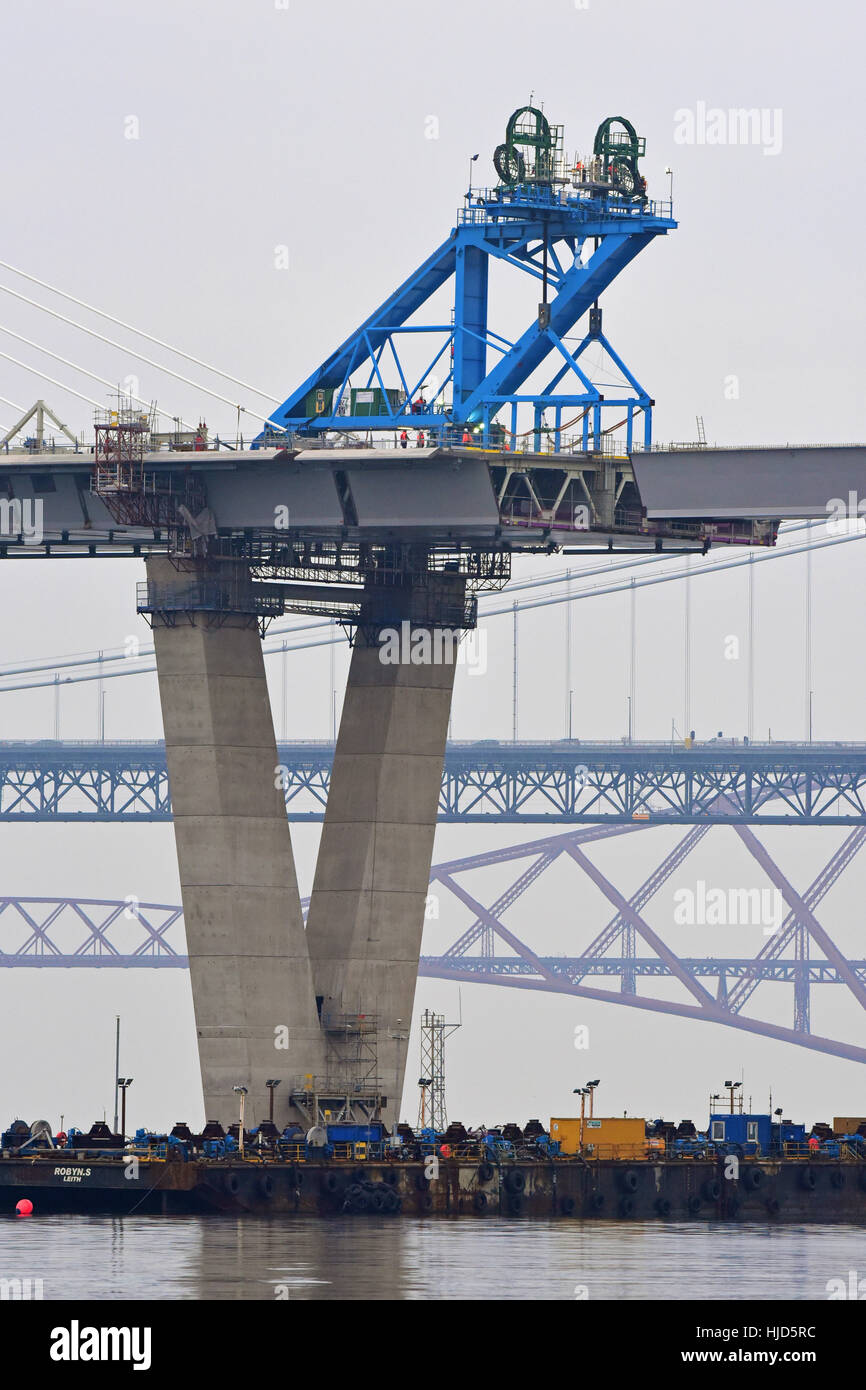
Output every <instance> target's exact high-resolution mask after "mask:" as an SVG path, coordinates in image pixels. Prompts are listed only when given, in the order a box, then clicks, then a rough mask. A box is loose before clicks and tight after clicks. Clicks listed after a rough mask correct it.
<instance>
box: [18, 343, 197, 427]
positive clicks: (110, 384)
mask: <svg viewBox="0 0 866 1390" xmlns="http://www.w3.org/2000/svg"><path fill="white" fill-rule="evenodd" d="M0 333H7V334H8V335H9V337H10V338H17V339H18V342H19V343H26V345H27V346H28V347H32V348H35V349H36V351H37V352H44V353H45V356H46V357H53V358H54V361H55V362H62V363H63V366H64V367H71V368H72V370H73V371H74V372H81V374H82V376H89V377H90V378H91V380H93V381H98V382H99V383H100V385H102V386H108V387H109V388H110V389H111V390H112V391H116V390H117V386H116V383H115V382H113V381H108V380H107V378H106V377H104V376H97V374H96V372H91V371H89V370H88V368H87V367H79V365H78V363H77V362H70V361H69V359H68V358H67V357H61V356H60V354H59V353H57V352H52V351H51V348H47V347H43V346H42V344H41V343H34V342H33V340H32V338H25V337H24V335H23V334H22V333H15V332H14V331H13V330H12V329H11V328H4V327H2V326H0ZM129 399H130V400H133V401H138V403H139V405H143V406H146V407H147V409H148V410H150V409H151V403H150V402H149V401H146V400H143V399H142V397H141V396H136V395H133V394H132V393H131V392H130V393H129ZM156 413H157V415H161V416H162V417H163V419H165V420H180V423H181V424H182V425H183V426H184V428H185V429H188V430H194V429H195V428H196V426H195V425H191V424H189V422H188V421H187V420H184V419H182V417H181V416H180V415H170V414H169V413H168V411H167V410H157V412H156Z"/></svg>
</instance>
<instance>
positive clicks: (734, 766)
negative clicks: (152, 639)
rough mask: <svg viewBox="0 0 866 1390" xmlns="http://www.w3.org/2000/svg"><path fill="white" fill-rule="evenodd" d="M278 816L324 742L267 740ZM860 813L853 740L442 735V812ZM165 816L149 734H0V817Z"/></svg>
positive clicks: (687, 819) (471, 816) (310, 809)
mask: <svg viewBox="0 0 866 1390" xmlns="http://www.w3.org/2000/svg"><path fill="white" fill-rule="evenodd" d="M279 757H280V764H281V766H282V767H283V768H284V769H285V772H284V781H285V788H286V808H287V812H288V816H289V819H290V820H293V821H305V820H308V821H316V820H321V819H322V817H323V815H324V810H325V804H326V801H327V797H328V786H329V782H330V773H331V763H332V760H333V746H332V745H331V744H329V743H293V744H284V745H281V746H280V748H279ZM635 817H638V818H641V819H642V818H643V817H648V818H649V823H650V824H652V825H714V824H735V823H736V824H742V825H792V824H797V825H842V826H845V825H848V826H861V825H866V745H863V744H856V745H837V744H827V745H819V744H812V745H808V744H806V745H803V744H800V745H785V744H769V745H761V746H754V745H752V746H748V747H743V745H742V744H737V745H729V746H724V745H713V744H707V745H705V746H703V747H699V748H696V749H693V750H691V751H686V750H684V749H682V748H676V747H675V748H671V747H670V746H669V745H659V744H650V745H641V744H622V743H620V744H588V743H586V744H578V743H576V742H575V743H568V742H559V743H533V744H511V743H502V744H491V743H475V744H453V743H452V744H450V745H449V747H448V750H447V752H446V757H445V768H444V773H443V778H442V792H441V797H440V803H439V818H440V820H441V821H443V822H446V823H448V822H463V823H470V824H471V823H473V822H478V823H479V824H489V823H495V822H499V823H502V824H521V823H527V824H533V823H534V824H539V825H560V824H568V823H571V824H586V825H592V824H598V825H626V824H629V823H631V822H632V820H633V819H634V818H635ZM170 819H171V802H170V798H169V787H168V776H167V772H166V766H165V751H164V748H163V745H162V743H129V744H123V743H119V744H117V743H115V744H112V743H92V744H86V743H82V744H71V743H59V744H58V743H53V742H44V743H25V744H12V743H6V744H0V820H21V821H34V820H35V821H48V820H51V821H54V820H56V821H66V820H84V821H131V822H141V821H165V820H170Z"/></svg>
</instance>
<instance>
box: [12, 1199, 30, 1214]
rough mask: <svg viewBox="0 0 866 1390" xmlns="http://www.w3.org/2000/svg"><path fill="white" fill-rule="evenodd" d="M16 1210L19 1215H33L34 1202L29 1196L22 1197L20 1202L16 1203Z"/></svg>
mask: <svg viewBox="0 0 866 1390" xmlns="http://www.w3.org/2000/svg"><path fill="white" fill-rule="evenodd" d="M15 1210H16V1211H17V1213H18V1215H19V1216H32V1215H33V1203H32V1202H31V1200H30V1198H29V1197H22V1198H21V1200H20V1201H19V1202H16V1203H15Z"/></svg>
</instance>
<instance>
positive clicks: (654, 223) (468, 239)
mask: <svg viewBox="0 0 866 1390" xmlns="http://www.w3.org/2000/svg"><path fill="white" fill-rule="evenodd" d="M674 227H676V223H675V222H674V220H673V218H672V217H671V216H670V210H669V209H665V208H663V207H661V206H657V205H656V204H654V203H650V202H643V203H641V204H639V205H638V204H630V203H628V202H620V201H619V200H617V199H609V198H607V197H597V196H596V197H591V196H587V194H586V193H585V192H574V193H572V194H570V195H567V194H566V193H564V192H559V191H554V190H552V189H550V188H547V189H533V188H529V187H523V188H521V189H519V190H515V191H510V192H509V193H508V195H507V197H504V196H503V192H502V190H501V189H500V190H493V191H489V190H488V191H484V192H479V193H477V194H476V195H475V196H474V197H472V198H470V199H468V201H467V203H466V205H465V206H464V207H463V208H462V209H461V210H460V212H459V214H458V224H457V226H456V227H454V228H453V229H452V231H451V234H450V236H449V237H448V238H447V240H445V241H444V242H442V244H441V245H440V246H439V247H438V248H437V249H436V250H435V251H434V252H433V253H432V255H430V256H429V257H428V258H427V259H426V260H425V261H424V262H423V263H422V264H421V265H420V266H419V267H418V268H417V269H416V270H414V271H413V272H412V274H411V275H409V276H408V277H407V278H406V279H405V280H404V281H403V283H402V284H401V285H400V286H399V287H398V288H397V289H396V290H395V291H394V292H393V293H392V294H390V295H389V296H388V297H387V299H385V300H384V301H383V303H382V304H380V305H379V307H378V308H377V309H376V310H375V311H374V313H372V314H371V315H370V316H369V317H368V318H367V319H365V320H364V322H363V323H362V324H361V325H360V326H359V327H358V328H357V329H356V330H355V332H354V333H352V334H351V335H350V336H349V337H348V338H347V339H346V340H345V341H344V342H343V343H342V344H341V345H340V346H339V347H338V348H337V349H336V350H335V351H334V352H332V353H331V354H330V356H328V357H327V358H326V359H325V361H324V362H322V363H321V365H320V366H319V367H317V368H316V370H315V371H314V372H312V373H311V375H310V376H308V377H307V379H306V380H305V381H304V382H303V383H302V384H301V385H300V386H299V387H297V389H296V390H294V391H293V392H292V393H291V395H289V396H288V397H287V398H286V400H284V401H283V403H282V404H281V405H280V406H278V407H277V408H276V409H275V410H274V411H273V412H272V414H271V415H270V417H269V420H268V427H267V428H266V430H265V431H264V432H263V433H262V434H261V435H260V436H259V437H258V439H257V440H256V441H255V442H256V443H257V444H265V443H268V442H272V440H273V437H274V435H275V434H277V435H279V434H282V433H283V432H285V433H287V434H289V435H291V434H297V433H303V434H317V433H324V432H326V431H334V430H337V431H341V432H346V431H354V430H360V431H367V430H394V429H396V428H400V429H403V428H406V429H409V428H411V429H418V430H427V431H433V432H434V433H435V434H437V435H439V434H442V435H444V434H447V433H449V432H452V433H453V431H455V430H457V431H460V430H462V428H463V427H464V426H465V425H470V426H474V425H478V426H479V427H480V428H482V430H483V433H482V436H481V441H480V442H483V443H485V444H487V443H489V442H490V426H491V423H492V422H493V421H494V419H495V416H496V415H497V413H498V412H499V411H501V410H502V409H503V407H509V408H510V409H511V418H510V421H509V425H510V432H511V433H512V434H516V432H517V417H516V412H517V408H518V406H520V405H522V404H529V405H532V406H533V408H534V411H535V424H536V428H537V429H539V430H540V423H541V414H542V412H543V411H544V410H546V409H548V408H553V409H555V410H556V411H557V426H556V428H557V432H556V435H555V448H556V449H557V450H558V449H559V447H560V435H559V425H560V423H561V417H560V412H561V409H562V407H563V406H567V407H573V406H574V407H581V406H582V407H584V409H585V411H589V410H591V411H592V415H593V419H592V436H591V439H590V433H589V428H588V425H587V426H586V427H585V429H584V437H583V446H582V447H583V448H584V449H587V448H590V447H593V448H598V449H600V448H601V447H602V441H601V438H600V436H601V433H602V431H601V426H600V412H601V411H602V410H603V409H604V410H608V409H610V408H615V409H618V410H621V409H623V408H625V409H626V410H627V411H628V415H627V439H626V449H627V450H630V449H631V448H632V442H633V441H632V424H633V417H634V414H635V413H636V412H643V415H644V438H643V442H644V447H647V448H648V447H649V445H650V442H651V423H650V421H651V409H652V401H651V399H650V397H649V395H648V394H647V392H646V391H645V390H644V389H643V388H642V387H641V386H640V385H639V383H638V381H637V379H636V378H635V377H634V376H633V375H632V373H631V372H630V371H629V370H628V369H627V368H626V366H625V363H624V362H623V361H622V359H621V358H620V357H619V356H618V355H617V354H616V353H615V352H614V350H613V349H612V347H611V346H610V344H609V343H608V341H607V339H606V338H604V335H603V334H602V332H601V316H600V313H599V314H597V315H596V316H595V318H594V319H593V320H591V322H590V330H589V333H588V334H587V335H586V337H585V338H584V340H583V342H582V343H581V344H580V346H579V347H578V348H577V349H576V350H574V349H572V348H570V347H569V346H568V345H567V343H566V341H565V339H566V336H567V335H568V334H569V333H570V331H571V329H572V328H573V327H574V325H575V324H576V323H577V322H578V320H579V319H580V318H581V317H582V316H583V315H584V314H585V313H586V312H587V310H589V309H590V308H591V306H593V305H597V302H598V299H599V297H600V296H601V294H602V293H603V291H604V290H605V289H606V288H607V287H608V286H609V285H610V284H611V283H612V282H613V280H614V279H615V278H616V276H617V275H618V274H619V273H620V271H621V270H623V269H624V268H625V267H626V266H627V265H628V264H629V262H630V261H632V260H633V259H634V257H635V256H636V255H637V254H638V252H639V251H641V250H642V249H643V248H644V247H645V246H646V245H648V244H649V242H651V241H652V240H654V239H655V237H657V236H659V235H663V234H665V233H666V232H667V231H669V230H670V229H672V228H674ZM584 248H586V251H587V252H588V253H589V254H585V253H584ZM493 260H496V261H499V262H500V263H501V264H503V265H508V266H511V267H513V268H515V269H517V270H520V271H521V272H523V273H524V274H528V275H530V276H532V277H534V278H535V279H536V280H539V281H541V282H542V286H543V288H542V294H543V296H544V303H545V306H546V311H545V314H544V315H542V314H539V316H538V318H537V319H534V320H533V321H532V322H531V323H530V324H529V325H528V327H527V328H526V329H525V331H524V332H523V333H522V334H521V335H520V336H519V338H518V339H517V340H516V341H514V342H512V341H510V340H509V339H508V338H506V337H504V336H503V335H502V334H500V333H498V332H496V331H495V330H494V329H493V328H492V327H491V325H490V322H489V303H488V266H489V264H490V262H491V261H493ZM452 277H453V279H454V296H453V303H452V306H451V308H450V309H449V311H448V312H446V313H444V314H442V313H439V314H438V318H439V320H440V321H439V322H436V321H431V322H410V320H413V319H414V316H415V315H416V314H417V313H418V312H419V311H420V310H421V309H422V308H423V306H424V305H425V304H426V303H427V301H428V300H429V299H431V298H432V296H433V295H435V294H436V292H437V291H438V290H439V289H441V288H442V287H443V286H444V285H445V284H446V282H448V281H449V280H450V279H452ZM548 294H549V295H550V298H549V299H548ZM442 320H444V321H442ZM407 334H411V335H418V334H422V335H427V334H429V335H431V336H432V337H433V339H434V346H433V349H432V355H431V352H430V351H429V350H428V351H427V352H426V353H425V355H424V361H425V366H424V369H423V371H421V372H420V374H419V372H418V370H417V368H414V369H413V370H410V369H409V367H408V366H407V365H406V364H405V362H404V358H403V356H401V352H400V350H399V348H398V340H400V339H401V338H402V337H403V335H407ZM590 341H598V342H600V343H601V345H602V346H603V347H604V348H605V350H606V351H608V353H609V354H610V356H611V358H612V360H613V361H614V363H615V365H616V366H617V367H618V368H619V370H620V371H621V372H622V374H623V377H624V380H625V383H626V385H625V388H624V392H625V394H623V393H620V392H617V393H615V394H614V395H610V394H605V393H603V392H601V391H600V390H599V389H598V387H597V386H595V385H593V383H592V381H591V380H590V379H589V377H588V376H587V375H586V373H585V372H584V371H583V370H582V368H581V367H580V364H579V362H578V358H579V357H580V355H581V354H582V352H583V351H584V349H585V348H586V346H587V344H588V343H589V342H590ZM494 353H495V354H498V355H499V356H498V360H497V361H496V362H495V364H494V365H493V367H492V368H490V367H489V366H488V358H489V356H490V355H491V354H494ZM551 353H552V354H553V355H554V359H555V361H556V364H557V367H558V369H559V370H558V371H557V372H556V375H555V376H554V378H553V380H552V381H551V382H550V383H549V384H548V385H547V387H546V388H545V387H540V386H533V385H532V382H531V378H532V376H533V373H534V372H535V371H536V369H537V368H539V367H540V366H541V364H542V363H543V362H544V361H545V360H546V359H547V358H548V357H549V356H550V354H551ZM386 354H387V355H386ZM443 358H444V359H445V363H444V365H442V366H440V364H441V363H442V362H443ZM389 371H393V373H395V374H396V375H392V376H391V378H390V381H389V380H388V379H387V375H388V372H389ZM434 372H436V374H437V381H436V385H435V387H434V389H433V391H432V394H430V396H429V398H428V397H427V396H425V395H424V387H425V383H426V382H427V379H428V378H429V377H430V376H431V374H433V373H434ZM355 373H362V374H363V380H364V386H365V388H366V389H370V388H374V389H376V390H378V391H380V392H381V397H380V398H379V402H380V406H381V409H382V410H383V413H382V414H372V415H370V414H353V413H351V397H350V396H349V395H348V394H347V393H348V390H349V386H350V379H351V378H352V377H353V375H354V374H355ZM440 377H441V380H440ZM563 381H565V382H567V385H566V386H563ZM449 387H450V388H451V398H452V399H451V404H450V406H449V407H447V408H446V407H445V405H444V399H445V393H446V391H447V389H448V388H449ZM389 389H396V391H397V393H398V395H399V396H400V398H401V399H400V400H399V402H395V401H393V400H392V399H391V398H390V397H389V394H388V392H389ZM521 391H522V392H523V394H521ZM317 393H319V397H318V402H317V405H316V410H314V411H311V409H310V403H311V401H316V396H317ZM422 402H423V403H422ZM347 403H348V404H347Z"/></svg>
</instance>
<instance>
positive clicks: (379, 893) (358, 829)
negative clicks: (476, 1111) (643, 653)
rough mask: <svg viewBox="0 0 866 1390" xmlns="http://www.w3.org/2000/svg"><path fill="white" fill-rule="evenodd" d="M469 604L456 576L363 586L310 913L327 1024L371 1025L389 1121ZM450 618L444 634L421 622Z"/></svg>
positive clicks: (397, 1095)
mask: <svg viewBox="0 0 866 1390" xmlns="http://www.w3.org/2000/svg"><path fill="white" fill-rule="evenodd" d="M463 597H464V581H463V580H462V578H460V577H459V576H456V575H454V576H451V575H448V576H441V577H439V579H438V580H437V587H436V588H434V589H432V590H431V588H430V587H429V584H428V585H427V586H424V587H422V586H417V587H413V588H411V589H410V588H407V589H406V590H405V591H404V592H403V593H402V594H400V593H397V594H395V591H394V590H390V591H389V590H386V589H384V588H377V586H376V585H375V583H373V582H368V584H367V587H366V589H365V603H364V608H363V610H362V617H361V625H360V627H359V629H358V633H357V636H356V640H355V647H354V650H353V652H352V660H351V665H350V669H349V678H348V683H347V686H346V697H345V702H344V705H343V713H342V718H341V721H340V731H339V736H338V739H337V747H336V751H335V756H334V764H333V768H332V772H331V782H330V788H329V792H328V803H327V807H326V810H325V821H324V825H323V828H322V838H321V841H320V844H319V854H318V859H317V862H316V875H315V881H314V885H313V893H312V897H311V900H310V909H309V913H308V916H307V941H308V944H309V949H310V959H311V962H312V966H313V981H314V986H315V991H316V995H317V996H318V997H319V999H320V1001H321V1010H322V1021H323V1025H324V1026H325V1027H326V1028H327V1026H328V1023H329V1020H331V1021H334V1020H338V1019H339V1017H340V1016H346V1015H357V1014H363V1015H365V1016H367V1017H369V1016H374V1017H375V1019H376V1021H377V1046H378V1078H379V1084H380V1088H381V1092H382V1094H383V1095H384V1096H386V1097H387V1103H386V1104H385V1105H384V1106H383V1112H382V1114H383V1118H384V1119H385V1121H386V1123H387V1124H393V1123H394V1122H395V1121H396V1120H397V1119H399V1118H400V1103H401V1097H402V1091H403V1080H404V1073H405V1070H406V1056H407V1050H408V1041H409V1029H410V1026H411V1020H412V1009H413V1004H414V998H415V984H416V980H417V975H418V957H419V953H420V948H421V934H422V931H423V927H424V909H425V904H426V898H427V890H428V885H429V876H430V864H431V861H432V857H433V839H434V835H435V831H436V816H437V811H438V806H439V793H440V788H441V783H442V766H443V761H444V757H445V741H446V737H447V733H448V718H449V714H450V710H451V695H452V690H453V685H454V671H455V664H456V659H457V646H458V642H457V639H458V638H459V635H460V634H459V631H458V627H459V622H458V621H457V615H458V614H460V615H462V606H463ZM383 611H389V613H390V618H389V620H388V621H387V622H385V623H382V621H381V613H382V612H383ZM449 612H450V613H451V615H452V617H454V619H455V621H454V627H453V629H451V630H450V631H447V632H445V633H443V632H442V631H441V629H439V628H437V627H435V626H428V625H427V624H428V623H429V620H430V617H431V616H432V615H433V614H435V615H436V617H437V620H438V621H439V622H440V623H441V621H442V619H443V617H444V618H445V619H446V621H447V617H448V613H449ZM377 615H379V616H377ZM383 628H387V629H389V631H388V633H387V634H386V633H384V632H383ZM384 636H387V640H386V641H385V642H384V644H383V641H382V639H383V637H384Z"/></svg>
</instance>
